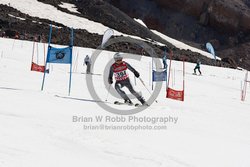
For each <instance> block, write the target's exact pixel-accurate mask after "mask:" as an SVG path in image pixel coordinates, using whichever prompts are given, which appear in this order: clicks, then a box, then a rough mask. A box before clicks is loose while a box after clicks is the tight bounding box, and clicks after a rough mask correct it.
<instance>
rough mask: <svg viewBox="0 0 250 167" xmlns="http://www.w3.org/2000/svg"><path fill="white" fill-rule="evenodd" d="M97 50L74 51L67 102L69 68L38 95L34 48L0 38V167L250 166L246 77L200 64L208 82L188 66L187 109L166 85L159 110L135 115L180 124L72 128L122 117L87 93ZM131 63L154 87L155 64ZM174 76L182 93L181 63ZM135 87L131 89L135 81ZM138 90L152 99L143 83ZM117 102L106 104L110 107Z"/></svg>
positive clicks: (56, 70)
mask: <svg viewBox="0 0 250 167" xmlns="http://www.w3.org/2000/svg"><path fill="white" fill-rule="evenodd" d="M42 48H43V44H39V59H40V61H41V59H43V54H44V53H43V49H42ZM92 51H93V50H91V49H88V48H74V53H73V56H74V61H73V62H74V64H73V67H74V73H73V77H72V92H71V96H67V88H68V78H69V74H68V71H69V66H68V65H51V66H50V69H51V71H50V74H48V75H47V77H46V81H45V88H44V91H43V92H41V91H40V88H41V82H42V74H41V73H38V72H31V71H30V63H31V54H32V42H27V41H19V40H15V41H14V40H11V39H3V38H0V53H1V57H0V95H1V100H0V106H1V108H0V166H1V167H33V166H37V167H40V166H41V167H44V166H46V167H52V166H61V167H64V166H65V167H67V166H76V167H77V166H89V167H99V166H110V167H112V166H114V167H117V166H121V167H122V166H124V167H127V166H136V167H158V166H171V167H190V166H192V167H200V166H203V167H221V166H227V167H235V166H242V167H248V166H250V161H249V154H250V121H249V118H250V112H249V111H250V110H249V109H250V98H249V96H247V99H246V101H245V102H241V101H240V81H241V80H242V79H243V78H244V72H242V71H237V70H232V69H224V68H217V67H210V66H205V65H203V66H201V70H202V72H203V74H204V75H203V76H195V75H191V73H192V70H193V68H194V64H192V63H187V64H186V92H185V101H184V102H179V101H174V100H171V99H166V98H165V89H164V86H163V88H162V91H161V93H160V95H159V97H158V101H159V103H154V104H153V105H152V106H150V107H149V108H147V109H146V110H144V111H143V112H140V113H138V114H136V115H134V116H135V117H136V118H140V117H147V118H154V117H160V118H165V117H171V118H178V120H177V122H176V123H174V122H173V121H170V122H167V123H165V124H163V123H156V124H151V123H150V122H128V121H125V122H118V121H114V122H108V121H102V122H100V123H98V122H96V121H93V122H73V116H78V117H80V116H83V117H90V118H93V119H94V118H95V116H112V117H119V116H118V115H114V114H111V113H109V112H107V111H105V110H104V109H102V108H101V107H99V106H98V104H97V102H95V99H92V98H91V96H90V94H89V92H88V90H87V86H86V81H85V77H86V76H85V75H84V74H80V73H81V72H85V68H86V67H85V66H82V62H83V58H84V56H85V55H86V54H91V53H92ZM77 55H78V61H76V59H77ZM112 55H113V53H112V52H103V53H102V56H101V57H100V58H99V59H98V60H97V62H96V63H97V64H96V65H97V67H98V68H94V73H100V74H103V71H104V68H105V66H106V63H107V62H108V61H110V59H111V58H112ZM127 61H128V62H129V63H130V64H131V65H132V66H134V67H135V68H136V69H137V70H138V71H139V72H140V73H141V77H142V79H143V80H144V81H145V82H146V85H147V86H148V87H150V85H149V83H148V74H149V66H150V61H151V59H149V58H147V57H143V58H142V60H141V61H140V62H139V61H134V60H131V59H128V60H127ZM41 62H42V61H41ZM173 69H174V71H175V82H171V84H170V85H171V86H172V85H173V86H174V87H178V85H179V84H178V83H179V82H178V81H180V79H181V63H180V62H174V63H173ZM93 77H94V79H95V85H94V86H95V88H96V90H99V91H98V94H99V96H100V97H101V98H102V100H105V98H106V95H107V90H106V89H105V86H104V84H103V75H102V76H98V75H97V76H93ZM130 77H132V78H133V75H132V74H130ZM131 82H132V83H133V84H134V81H133V79H132V80H131ZM135 88H136V90H139V91H142V94H143V95H144V96H145V97H146V98H148V97H149V96H148V93H147V91H146V90H145V88H144V87H143V86H142V85H141V84H140V83H139V81H138V80H137V85H136V86H135ZM248 94H249V92H248ZM55 95H56V96H55ZM58 96H59V97H58ZM116 99H117V98H115V97H113V96H111V95H110V96H109V97H108V101H109V102H112V101H113V100H116ZM133 101H134V102H136V100H135V99H134V100H133ZM108 105H110V106H112V107H117V106H114V105H113V104H108ZM119 107H121V109H124V110H125V111H124V112H126V109H131V107H130V106H119ZM123 117H125V118H128V116H123ZM84 125H85V126H88V125H93V126H95V125H97V126H99V125H107V126H111V125H112V126H114V127H115V126H119V125H124V126H125V125H134V126H139V125H140V126H146V125H148V126H155V125H156V126H158V128H161V127H163V125H164V126H167V129H161V130H137V131H135V130H107V129H106V130H86V129H84Z"/></svg>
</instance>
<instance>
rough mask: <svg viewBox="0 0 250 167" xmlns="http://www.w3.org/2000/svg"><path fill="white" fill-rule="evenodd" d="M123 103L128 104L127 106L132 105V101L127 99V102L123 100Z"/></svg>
mask: <svg viewBox="0 0 250 167" xmlns="http://www.w3.org/2000/svg"><path fill="white" fill-rule="evenodd" d="M124 103H125V104H128V105H131V106H132V105H133V103H132V101H131V100H129V99H128V100H124Z"/></svg>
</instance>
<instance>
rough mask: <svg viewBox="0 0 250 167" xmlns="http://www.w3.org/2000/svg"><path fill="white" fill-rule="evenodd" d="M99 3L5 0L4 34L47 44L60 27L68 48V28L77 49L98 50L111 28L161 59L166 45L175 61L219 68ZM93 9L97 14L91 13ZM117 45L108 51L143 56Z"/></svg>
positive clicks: (58, 36) (59, 37)
mask: <svg viewBox="0 0 250 167" xmlns="http://www.w3.org/2000/svg"><path fill="white" fill-rule="evenodd" d="M43 2H46V3H43ZM95 3H97V2H94V1H93V2H92V1H88V2H87V1H86V2H85V1H84V2H83V1H81V2H80V1H79V2H77V3H75V4H69V3H65V2H63V3H60V2H59V1H53V2H51V1H46V0H45V1H42V2H40V1H33V0H26V1H17V2H15V3H13V2H12V1H9V0H2V1H1V4H3V5H1V8H3V10H2V11H1V14H2V17H1V16H0V19H1V20H2V21H1V22H2V23H3V24H2V31H4V30H5V31H7V32H8V35H9V36H10V35H11V34H14V35H15V33H18V34H19V36H20V38H21V39H30V40H34V38H37V37H38V36H42V39H43V41H44V42H45V41H47V40H48V32H49V24H53V25H54V26H55V27H59V28H54V32H56V34H54V40H56V41H57V42H59V44H63V45H65V44H68V41H69V40H68V33H67V27H73V28H74V29H75V39H74V41H75V42H74V44H75V45H76V46H84V47H91V48H97V46H99V45H100V43H101V38H102V34H103V33H104V31H105V30H106V29H107V28H108V27H109V28H113V29H114V30H116V31H115V34H114V35H115V36H120V35H123V36H125V37H126V36H128V35H129V36H130V37H133V38H135V39H138V40H141V39H143V41H145V40H146V41H147V42H148V44H150V45H151V47H153V48H154V50H155V52H156V54H157V55H156V56H158V57H161V56H162V55H163V52H164V49H163V48H164V47H162V45H166V46H167V47H168V48H169V49H172V50H175V54H174V57H173V58H174V59H177V60H180V59H182V57H183V55H186V56H187V57H188V59H187V61H189V62H196V61H197V59H200V60H202V63H203V64H210V65H215V63H214V61H213V60H211V59H207V58H206V57H204V56H202V55H205V56H208V57H213V56H212V55H211V54H210V53H208V52H206V51H201V50H197V49H192V47H190V46H187V45H185V44H181V46H182V47H180V45H178V46H176V45H174V44H175V43H176V42H172V40H173V39H171V38H169V37H168V38H166V37H165V36H164V35H163V34H160V33H158V32H157V33H155V32H153V31H151V30H150V29H148V28H146V27H145V26H143V25H141V24H140V23H137V22H136V21H134V20H133V19H132V18H130V17H128V16H126V14H124V13H122V12H121V11H119V10H118V9H116V8H115V7H112V6H111V5H109V4H107V3H104V2H100V3H101V4H99V3H97V4H96V5H95ZM98 4H99V6H98ZM38 6H39V7H38ZM92 8H93V10H90V9H92ZM33 9H34V10H33ZM107 11H109V12H107ZM99 15H101V16H102V17H100V16H99ZM3 16H4V17H3ZM111 16H112V17H111ZM98 21H100V22H101V23H99V22H98ZM123 24H124V25H123ZM65 26H66V27H65ZM23 27H25V28H23ZM60 28H62V29H60ZM13 31H14V32H13ZM6 34H7V33H6ZM163 36H164V37H163ZM138 37H139V38H138ZM152 41H154V42H153V44H151V43H152ZM52 42H54V41H52ZM117 45H118V47H117V46H113V45H111V46H110V47H109V48H106V49H108V50H111V51H123V52H130V53H136V54H139V53H140V52H138V50H137V49H136V46H133V45H131V46H129V47H126V44H124V43H121V44H119V43H118V44H117ZM216 65H218V66H224V67H229V66H231V67H235V65H233V66H232V65H230V64H228V62H220V61H218V62H217V63H216Z"/></svg>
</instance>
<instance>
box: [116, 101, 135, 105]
mask: <svg viewBox="0 0 250 167" xmlns="http://www.w3.org/2000/svg"><path fill="white" fill-rule="evenodd" d="M114 104H116V105H128V106H133V105H134V104H133V103H132V104H128V103H123V102H120V101H114Z"/></svg>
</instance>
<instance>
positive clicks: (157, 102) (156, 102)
mask: <svg viewBox="0 0 250 167" xmlns="http://www.w3.org/2000/svg"><path fill="white" fill-rule="evenodd" d="M139 79H140V81H141V83H142V84H143V86H144V87H145V88H146V89H147V91H148V93H149V94H150V95H152V93H151V92H150V91H149V90H148V88H147V87H146V85H145V83H144V82H143V80H142V79H141V78H140V77H139ZM155 102H156V103H158V101H157V100H155Z"/></svg>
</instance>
